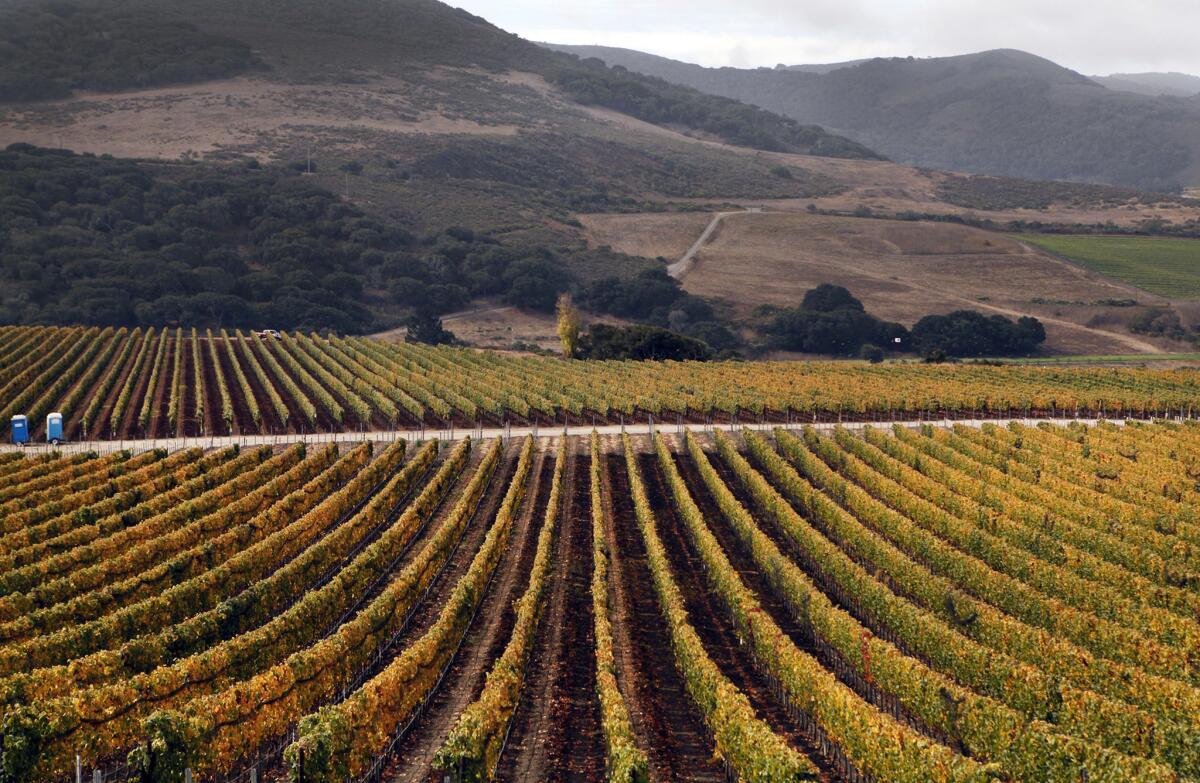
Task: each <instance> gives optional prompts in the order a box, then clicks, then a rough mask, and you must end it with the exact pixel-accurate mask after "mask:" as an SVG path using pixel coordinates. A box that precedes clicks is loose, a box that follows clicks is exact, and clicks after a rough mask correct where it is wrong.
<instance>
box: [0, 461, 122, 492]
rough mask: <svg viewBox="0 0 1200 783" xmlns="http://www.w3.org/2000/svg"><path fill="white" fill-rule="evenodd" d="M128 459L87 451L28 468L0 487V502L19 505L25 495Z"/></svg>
mask: <svg viewBox="0 0 1200 783" xmlns="http://www.w3.org/2000/svg"><path fill="white" fill-rule="evenodd" d="M128 458H129V455H128V454H127V453H125V452H118V453H117V454H112V455H109V456H107V457H103V458H99V457H97V456H96V455H95V454H94V453H90V452H89V453H86V454H80V455H77V456H74V457H63V458H61V459H52V460H48V461H46V462H43V463H40V464H35V465H31V466H30V467H28V468H27V469H25V470H23V471H21V472H19V473H16V474H14V476H13V481H11V482H9V483H8V485H7V486H5V487H3V488H0V503H5V504H7V503H10V502H18V503H19V501H20V498H21V497H23V496H25V495H27V494H30V493H35V492H41V491H43V490H45V489H49V488H53V487H56V486H59V485H61V484H62V483H63V482H64V481H71V480H72V479H76V478H79V477H80V476H87V475H90V474H91V473H92V472H93V471H95V470H96V469H97V468H99V467H103V466H105V465H108V464H111V463H113V462H119V461H121V460H124V459H128Z"/></svg>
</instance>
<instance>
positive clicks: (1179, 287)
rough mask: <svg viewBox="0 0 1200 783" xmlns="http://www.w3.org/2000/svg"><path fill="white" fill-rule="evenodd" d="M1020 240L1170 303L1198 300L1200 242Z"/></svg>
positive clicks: (1025, 237) (1031, 236)
mask: <svg viewBox="0 0 1200 783" xmlns="http://www.w3.org/2000/svg"><path fill="white" fill-rule="evenodd" d="M1020 239H1021V240H1022V241H1023V242H1028V243H1029V244H1031V245H1035V246H1037V247H1040V248H1043V249H1045V250H1049V251H1050V252H1051V253H1054V254H1056V255H1060V256H1062V257H1064V258H1069V259H1070V260H1072V261H1075V262H1077V263H1080V264H1083V265H1084V266H1087V267H1088V268H1090V269H1094V270H1096V271H1097V272H1100V273H1101V274H1104V275H1108V276H1109V277H1114V278H1116V279H1118V280H1124V281H1125V282H1127V283H1130V284H1131V285H1135V286H1137V287H1138V288H1141V289H1143V290H1146V291H1150V292H1151V293H1155V294H1159V295H1161V296H1165V297H1168V298H1170V299H1200V240H1195V239H1171V238H1164V237H1103V236H1064V235H1056V234H1022V235H1021V236H1020Z"/></svg>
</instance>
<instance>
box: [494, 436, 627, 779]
mask: <svg viewBox="0 0 1200 783" xmlns="http://www.w3.org/2000/svg"><path fill="white" fill-rule="evenodd" d="M581 444H584V445H586V440H584V439H580V438H575V439H571V441H570V442H569V443H567V444H566V446H565V448H569V449H571V453H570V456H569V457H568V462H567V465H566V468H565V470H566V475H565V481H566V483H565V485H564V488H563V489H564V492H563V498H564V505H563V508H562V517H561V521H560V526H561V529H560V530H559V534H558V539H557V541H556V550H555V553H554V559H553V565H552V567H553V569H554V571H553V574H552V576H551V581H550V584H549V589H548V591H547V605H546V608H545V610H544V615H543V616H542V618H541V623H540V624H539V626H538V634H537V639H536V641H535V643H534V648H533V650H531V651H530V658H529V668H528V670H527V671H526V673H525V683H524V686H523V689H522V693H521V701H520V703H519V704H518V706H517V711H516V714H515V715H514V716H513V724H512V733H511V734H510V736H509V740H508V744H507V746H506V747H505V750H504V753H503V754H502V755H501V757H500V763H499V765H498V767H497V769H496V779H497V780H500V781H513V783H517V782H518V781H526V780H538V781H547V783H579V782H581V781H592V780H600V779H602V778H603V777H604V769H605V747H604V734H603V730H602V728H601V725H600V702H599V698H598V696H597V695H596V639H595V625H594V618H593V614H592V600H591V595H592V594H591V577H592V517H591V493H590V478H589V463H590V459H588V458H587V457H583V456H580V455H579V453H578V451H579V448H580V446H581Z"/></svg>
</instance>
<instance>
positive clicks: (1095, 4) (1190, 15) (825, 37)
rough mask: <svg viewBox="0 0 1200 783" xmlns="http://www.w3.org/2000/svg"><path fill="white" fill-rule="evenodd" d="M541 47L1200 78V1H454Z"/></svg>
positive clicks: (756, 60) (706, 58)
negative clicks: (958, 61) (985, 57)
mask: <svg viewBox="0 0 1200 783" xmlns="http://www.w3.org/2000/svg"><path fill="white" fill-rule="evenodd" d="M452 2H455V3H458V4H460V5H462V7H464V8H466V9H467V10H468V11H471V12H472V13H476V14H479V15H480V16H484V17H486V18H488V19H489V20H491V21H492V22H494V23H496V24H498V25H499V26H501V27H504V28H505V29H507V30H510V31H512V32H514V33H517V34H519V35H522V36H524V37H526V38H531V39H534V40H547V41H554V42H557V43H574V44H581V43H596V44H603V45H607V46H625V47H628V48H631V49H642V50H644V51H650V52H653V53H655V54H661V55H664V56H667V57H674V58H678V59H683V60H688V61H691V62H698V63H701V64H703V65H711V66H719V65H734V66H739V67H745V66H757V65H768V66H769V65H774V64H776V63H780V62H784V63H802V62H831V61H839V60H852V59H858V58H862V57H874V56H893V55H915V56H917V57H930V56H944V55H950V54H961V53H965V52H972V51H979V50H983V49H996V48H1014V49H1024V50H1025V51H1029V52H1032V53H1034V54H1039V55H1041V56H1043V57H1048V58H1050V59H1052V60H1054V61H1056V62H1058V63H1060V64H1062V65H1065V66H1067V67H1069V68H1074V69H1075V70H1078V71H1082V72H1085V73H1110V72H1114V71H1143V70H1146V71H1150V70H1177V71H1185V72H1191V73H1195V74H1200V45H1197V33H1196V31H1197V30H1200V2H1196V0H1140V1H1139V2H1131V0H1057V2H1046V0H1003V2H1000V1H998V0H741V2H738V3H730V2H728V1H727V0H613V1H612V2H607V3H595V2H585V1H584V0H452Z"/></svg>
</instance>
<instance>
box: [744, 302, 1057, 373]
mask: <svg viewBox="0 0 1200 783" xmlns="http://www.w3.org/2000/svg"><path fill="white" fill-rule="evenodd" d="M763 331H764V332H765V333H766V334H767V335H769V336H770V337H771V339H772V343H773V345H774V346H775V347H777V348H781V349H783V350H787V351H801V352H803V353H819V354H829V355H833V356H861V357H862V358H864V359H868V360H870V361H879V360H881V359H882V357H883V354H884V351H885V350H890V351H905V352H917V353H921V354H927V355H933V354H941V355H946V356H960V357H972V356H1017V355H1023V354H1028V353H1030V352H1031V351H1033V350H1035V349H1036V348H1037V347H1038V346H1039V345H1041V344H1042V342H1044V341H1045V339H1046V331H1045V329H1044V328H1043V327H1042V324H1041V322H1040V321H1038V320H1037V319H1036V318H1031V317H1029V316H1024V317H1021V318H1019V319H1018V320H1017V321H1016V322H1015V323H1014V322H1013V321H1011V320H1009V319H1008V318H1005V317H1004V316H1001V315H993V316H985V315H983V314H981V313H977V312H975V311H973V310H957V311H955V312H953V313H949V314H948V315H927V316H925V317H924V318H922V319H921V320H920V321H918V322H917V324H916V325H915V326H913V328H912V330H911V331H909V330H908V329H905V328H904V326H902V325H901V324H897V323H891V322H888V321H882V320H880V319H878V318H876V317H875V316H873V315H871V314H870V313H868V312H867V311H866V309H865V308H864V307H863V304H862V302H860V301H859V300H858V299H856V298H855V297H854V295H853V294H851V293H850V291H848V290H847V289H845V288H843V287H842V286H838V285H831V284H829V283H822V284H821V285H819V286H817V287H816V288H813V289H812V290H810V291H808V292H807V293H806V294H805V295H804V299H803V301H802V302H801V303H800V306H799V307H794V308H786V309H780V310H775V311H773V312H772V313H771V314H770V317H769V319H768V320H767V322H766V324H765V325H764V327H763Z"/></svg>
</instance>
